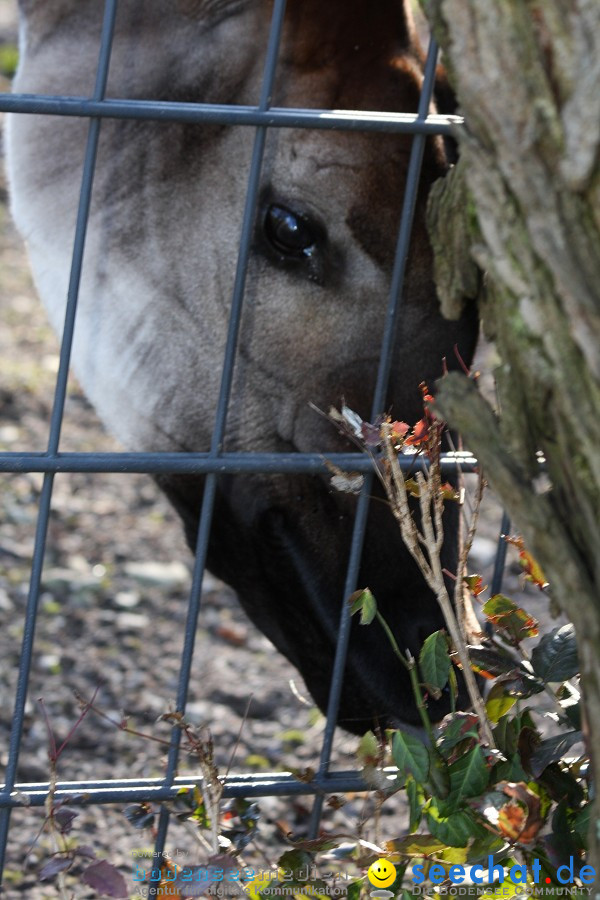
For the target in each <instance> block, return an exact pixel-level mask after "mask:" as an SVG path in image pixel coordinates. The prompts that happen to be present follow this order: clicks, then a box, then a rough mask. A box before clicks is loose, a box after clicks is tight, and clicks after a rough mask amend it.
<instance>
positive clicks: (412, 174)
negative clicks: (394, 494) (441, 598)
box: [310, 39, 438, 837]
mask: <svg viewBox="0 0 600 900" xmlns="http://www.w3.org/2000/svg"><path fill="white" fill-rule="evenodd" d="M437 58H438V47H437V44H436V43H435V41H434V40H433V39H432V40H431V42H430V44H429V51H428V53H427V60H426V63H425V74H424V78H423V85H422V87H421V95H420V98H419V108H418V118H419V120H425V119H426V118H427V113H428V111H429V107H430V104H431V98H432V96H433V88H434V85H435V69H436V65H437ZM425 141H426V137H425V135H424V134H418V135H416V136H415V137H414V138H413V142H412V147H411V152H410V159H409V164H408V172H407V176H406V187H405V191H404V200H403V204H402V213H401V218H400V229H399V233H398V241H397V244H396V255H395V259H394V269H393V272H392V281H391V286H390V293H389V301H388V307H387V315H386V322H385V327H384V332H383V338H382V345H381V357H380V361H379V369H378V373H377V382H376V385H375V392H374V395H373V406H372V410H371V420H372V421H373V420H374V419H375V418H376V416H378V415H380V414H381V412H382V411H383V409H384V407H385V396H386V392H387V386H388V381H389V376H390V370H391V366H392V358H393V351H394V343H395V338H396V331H397V324H398V319H399V316H400V311H401V309H402V288H403V285H404V276H405V272H406V262H407V259H408V250H409V246H410V238H411V233H412V225H413V219H414V214H415V207H416V202H417V192H418V189H419V178H420V174H421V166H422V162H423V153H424V151H425ZM372 484H373V475H372V474H368V475H367V476H365V480H364V484H363V487H362V490H361V493H360V496H359V499H358V505H357V509H356V517H355V520H354V531H353V534H352V546H351V550H350V558H349V562H348V569H347V574H346V583H345V586H344V596H343V597H342V611H341V616H340V627H339V633H338V641H337V646H336V653H335V660H334V664H333V676H332V680H331V688H330V691H329V703H328V706H327V723H326V726H325V733H324V736H323V744H322V748H321V758H320V763H319V775H320V776H325V775H326V774H327V772H328V770H329V762H330V759H331V751H332V747H333V735H334V731H335V725H336V721H337V712H338V708H339V704H340V696H341V692H342V682H343V678H344V667H345V665H346V657H347V654H348V642H349V639H350V624H351V622H350V610H349V609H348V604H347V602H346V600H347V598H348V597H350V596H351V594H352V593H353V591H355V590H356V587H357V579H358V572H359V567H360V557H361V553H362V547H363V543H364V536H365V529H366V524H367V515H368V511H369V498H370V494H371V489H372ZM323 802H324V796H323V795H322V794H319V795H317V797H316V798H315V802H314V805H313V810H312V816H311V823H310V834H311V835H312V836H313V837H315V836H316V834H317V832H318V829H319V823H320V820H321V813H322V809H323Z"/></svg>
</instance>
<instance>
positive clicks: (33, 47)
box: [7, 0, 477, 732]
mask: <svg viewBox="0 0 600 900" xmlns="http://www.w3.org/2000/svg"><path fill="white" fill-rule="evenodd" d="M102 7H103V4H102V3H100V2H98V0H20V15H21V35H20V62H19V67H18V72H17V75H16V78H15V82H14V90H15V91H16V92H18V93H28V94H32V93H41V94H46V95H55V94H58V95H67V96H78V97H82V96H83V97H86V96H88V97H89V96H91V95H92V92H93V89H94V80H95V70H96V63H97V58H98V46H99V37H100V30H101V24H102V15H103V9H102ZM272 7H273V4H272V0H150V2H148V0H146V2H144V0H121V2H120V3H119V7H118V13H117V19H116V25H115V36H114V43H113V48H112V56H111V62H110V73H109V79H108V86H107V92H106V93H107V96H108V97H109V98H122V99H126V100H140V99H141V100H161V101H183V102H192V103H214V104H235V105H242V106H256V104H257V103H258V99H259V97H260V93H261V81H262V76H263V67H264V53H265V48H266V46H267V41H268V35H269V28H270V20H271V14H272ZM409 7H410V3H409V2H408V0H407V2H402V0H377V2H373V0H289V2H288V8H287V11H286V16H285V21H284V25H283V32H282V39H281V46H280V49H279V55H278V67H277V71H276V77H275V83H274V87H273V92H272V96H271V98H270V99H271V103H272V105H273V106H276V107H289V108H314V109H324V110H329V109H335V110H370V111H392V112H393V111H400V112H409V113H410V112H413V113H414V112H416V111H417V106H418V99H419V92H420V88H421V85H422V80H423V57H422V53H421V50H420V48H419V44H418V40H417V37H416V33H415V28H414V23H413V22H412V20H411V15H410V10H409ZM432 111H434V107H433V106H432ZM87 128H88V122H87V121H86V120H85V119H83V118H67V117H60V116H49V115H46V116H43V115H30V114H14V115H12V116H11V117H10V122H9V125H8V136H7V155H8V173H9V183H10V195H11V203H12V211H13V214H14V218H15V220H16V223H17V225H18V227H19V229H20V231H21V233H22V235H23V236H24V238H25V239H26V242H27V246H28V251H29V257H30V260H31V266H32V270H33V274H34V278H35V283H36V286H37V289H38V291H39V294H40V296H41V298H42V300H43V303H44V304H45V306H46V308H47V310H48V313H49V316H50V319H51V321H52V323H53V325H54V327H55V328H56V329H58V330H59V329H60V328H61V326H62V322H63V317H64V310H65V300H66V295H67V285H68V278H69V268H70V257H71V252H72V245H73V235H74V227H75V219H76V210H77V202H78V195H79V188H80V180H81V170H82V160H83V153H84V146H85V138H86V133H87ZM253 140H254V129H253V128H250V127H244V126H242V125H223V124H202V123H197V122H196V123H193V122H185V123H182V122H173V121H135V120H120V119H110V118H108V119H106V120H104V121H103V122H102V126H101V136H100V144H99V151H98V159H97V167H96V175H95V183H94V192H93V198H92V208H91V214H90V218H89V225H88V232H87V242H86V248H85V258H84V268H83V274H82V281H81V289H80V297H79V306H78V317H77V324H76V329H75V338H74V346H73V355H72V365H73V368H74V371H75V373H76V375H77V377H78V379H79V381H80V383H81V384H82V386H83V388H84V390H85V392H86V393H87V395H88V397H89V398H90V400H91V402H92V403H93V404H94V406H95V408H96V409H97V411H98V413H99V415H100V417H101V418H102V420H103V421H104V422H105V424H106V426H107V427H108V429H109V430H110V431H111V432H112V433H113V434H114V435H116V437H117V438H118V439H119V440H120V441H121V442H122V443H123V445H124V446H125V447H126V448H128V449H131V450H138V451H178V452H179V451H181V452H184V451H206V450H207V449H208V448H209V444H210V440H211V431H212V427H213V423H214V417H215V408H216V403H217V395H218V391H219V384H220V378H221V366H222V358H223V350H224V346H225V340H226V333H227V326H228V317H229V310H230V305H231V296H232V287H233V282H234V277H235V269H236V260H237V255H238V244H239V239H240V225H241V221H242V215H243V209H244V202H245V196H246V189H247V184H248V170H249V163H250V158H251V153H252V146H253ZM410 148H411V137H410V136H409V135H406V134H391V133H388V134H383V133H379V134H376V133H372V132H371V133H365V132H362V133H360V132H356V133H355V132H349V131H340V130H337V131H336V130H315V129H312V130H311V129H307V128H278V129H274V128H273V129H270V130H269V131H268V134H267V142H266V148H265V154H264V160H263V167H262V172H261V181H260V189H259V198H258V204H257V211H256V219H255V223H254V232H253V237H252V249H251V258H250V262H249V268H248V273H247V280H246V291H245V301H244V307H243V314H242V319H241V325H240V332H239V343H238V348H237V356H236V361H235V369H234V377H233V386H232V396H231V402H230V406H229V412H228V425H227V430H226V435H225V439H224V443H223V450H224V451H226V452H227V451H237V452H245V451H247V452H266V451H268V452H278V451H284V452H291V451H300V452H315V453H320V454H323V455H325V456H326V454H327V453H329V452H333V451H337V450H347V449H352V448H351V447H349V445H348V444H347V442H346V441H345V439H344V438H343V437H342V436H340V434H339V433H338V431H337V430H336V428H334V427H333V426H332V425H331V423H330V422H328V421H327V419H326V417H324V416H322V415H319V414H317V413H316V412H315V407H316V408H317V409H321V410H324V411H327V410H328V409H329V408H330V406H332V405H334V406H339V404H340V402H342V400H343V402H345V404H346V405H347V406H348V407H350V408H351V409H353V410H354V411H356V412H357V413H358V414H359V415H360V416H362V417H363V418H366V419H368V418H369V416H370V414H371V403H372V395H373V389H374V384H375V379H376V373H377V366H378V358H379V355H380V345H381V341H382V336H383V333H384V328H385V325H386V308H387V298H388V293H389V289H390V277H391V271H392V266H393V260H394V251H395V245H396V240H397V232H398V224H399V216H400V208H401V204H402V198H403V195H404V191H405V182H406V174H407V165H408V158H409V153H410ZM448 165H449V162H448V157H447V151H446V149H445V147H444V143H443V141H442V139H441V138H439V137H437V138H436V137H432V138H429V139H428V141H427V147H426V150H425V155H424V162H423V172H422V176H421V183H420V187H419V192H418V198H417V206H416V211H415V221H414V228H413V234H412V240H411V247H410V253H409V258H408V263H407V269H406V278H405V284H404V294H403V303H402V311H401V319H400V322H399V326H398V330H397V335H396V345H395V350H394V359H393V366H392V372H391V377H390V383H389V389H388V393H387V397H386V401H385V407H384V408H383V409H381V410H379V412H381V413H382V414H383V413H389V414H391V415H392V416H393V417H394V418H395V419H402V420H404V421H406V422H408V423H414V422H416V421H417V420H418V419H419V418H420V417H421V415H422V405H421V391H420V389H419V385H420V384H421V383H422V382H426V383H427V384H429V385H430V387H431V386H432V385H433V383H434V381H435V379H436V378H437V377H438V376H440V375H441V374H442V372H443V368H444V365H446V366H447V367H449V368H453V367H455V366H457V365H458V364H459V360H461V361H462V362H463V363H465V364H468V363H469V361H470V359H471V356H472V353H473V349H474V344H475V341H476V334H477V319H476V315H475V313H474V312H473V311H472V310H470V309H467V310H466V311H465V312H464V314H463V315H462V317H461V318H460V319H459V320H457V321H447V320H445V319H444V318H443V317H442V315H441V312H440V309H439V304H438V299H437V296H436V291H435V286H434V283H433V280H432V252H431V249H430V245H429V242H428V238H427V233H426V226H425V206H426V202H427V195H428V191H429V188H430V186H431V184H432V183H433V182H434V181H435V180H436V179H438V178H441V177H443V176H444V174H445V173H446V171H447V169H448ZM444 360H445V363H444ZM160 483H161V487H162V489H163V490H164V491H165V492H166V494H167V495H168V497H169V498H170V500H171V501H172V503H173V504H174V506H175V508H176V509H177V510H178V512H179V514H180V515H181V518H182V520H183V523H184V526H185V531H186V536H187V540H188V542H189V544H190V546H191V547H192V548H193V547H194V543H195V539H196V534H197V522H198V512H199V508H200V503H201V499H202V494H203V483H204V480H203V476H201V475H196V476H194V475H186V476H182V475H179V476H176V475H171V476H164V477H161V479H160ZM355 508H356V498H355V497H354V496H351V495H347V494H342V493H336V492H335V491H333V490H332V489H331V485H330V479H329V478H328V477H327V476H326V475H321V476H308V475H299V474H289V475H288V474H266V473H265V474H253V475H248V474H245V475H242V474H236V475H231V474H230V475H226V476H223V477H221V478H220V479H219V485H218V490H217V499H216V505H215V514H214V523H213V529H212V535H211V539H210V545H209V550H208V566H209V568H210V570H211V571H212V572H213V573H215V575H217V576H218V577H220V578H222V579H223V580H224V581H226V582H227V583H228V584H230V585H231V586H232V587H233V588H234V589H235V590H236V591H237V593H238V595H239V599H240V602H241V604H242V606H243V608H244V609H245V610H246V612H247V614H248V615H249V617H250V618H251V619H252V620H253V621H254V622H255V623H256V625H257V626H258V627H259V628H260V629H261V630H262V631H263V632H264V634H265V635H267V636H268V637H269V638H270V640H271V641H272V642H273V643H274V645H275V646H276V647H277V648H278V649H279V650H280V651H281V652H282V653H283V654H285V656H286V657H287V658H288V659H289V660H290V661H291V662H292V663H293V664H294V666H296V667H297V669H298V670H299V671H300V673H301V674H302V676H303V677H304V680H305V682H306V685H307V687H308V689H309V691H310V693H311V694H312V696H313V697H314V699H315V701H316V702H317V704H318V705H319V706H320V707H321V708H325V707H326V705H327V698H328V691H329V681H330V676H331V671H332V664H333V658H334V653H335V646H336V637H337V633H338V629H339V622H340V613H341V609H342V606H343V603H344V602H345V601H346V599H347V598H344V596H343V594H344V584H345V581H344V579H345V570H346V566H347V562H348V553H349V544H350V538H351V534H352V528H353V520H354V513H355ZM457 533H458V509H457V508H450V506H449V509H448V510H447V513H446V540H445V546H444V565H445V567H446V569H447V570H448V571H449V572H450V573H451V572H452V571H453V570H455V568H456V562H457ZM357 586H358V587H369V588H370V589H371V590H372V592H373V593H374V595H375V597H376V599H377V602H378V604H379V608H380V610H381V611H382V613H383V615H384V617H385V619H386V620H387V622H388V624H389V626H390V628H391V629H392V631H393V632H394V634H395V637H396V640H397V643H398V645H399V646H400V647H401V648H402V649H403V650H405V649H406V650H408V651H410V652H411V653H412V654H413V655H415V656H416V655H417V654H418V652H419V649H420V647H421V645H422V642H423V640H424V639H425V638H426V637H427V635H429V634H430V633H431V632H433V631H435V630H437V629H438V628H440V627H442V625H443V621H442V618H441V615H440V612H439V611H438V608H437V605H436V601H435V598H434V597H433V595H432V593H431V592H430V591H429V590H428V588H427V587H426V585H425V583H424V581H423V579H422V577H421V575H420V573H419V572H418V571H417V569H416V566H415V565H414V563H413V562H412V560H411V558H410V557H409V555H408V553H407V552H406V550H405V549H404V547H403V544H402V541H401V539H400V536H399V534H398V532H397V528H396V525H395V523H394V520H393V518H392V516H391V514H390V511H389V509H388V507H387V504H386V503H385V501H384V498H383V497H375V498H374V499H373V501H372V502H371V510H370V513H369V517H368V523H367V531H366V538H365V544H364V549H363V553H362V562H361V567H360V573H359V578H358V585H357ZM429 709H430V715H431V717H432V718H433V719H439V718H441V716H442V715H443V714H445V712H447V710H448V702H447V698H446V697H444V696H442V697H441V698H440V699H439V700H434V699H430V703H429ZM338 721H339V723H340V724H341V725H342V726H343V727H345V728H346V729H348V730H350V731H354V732H362V731H364V730H366V729H367V728H369V727H374V726H377V725H379V726H381V727H386V726H390V725H391V726H394V725H398V724H399V723H401V722H405V723H408V724H414V723H418V722H419V718H418V715H417V711H416V707H415V703H414V698H413V695H412V692H411V688H410V684H409V681H408V679H407V676H406V673H405V672H404V671H403V669H402V667H401V666H400V664H399V663H398V660H397V659H396V658H395V656H394V654H393V652H392V649H391V647H390V645H389V643H388V641H387V639H386V637H385V635H384V633H383V631H382V630H381V628H380V627H379V626H378V625H377V624H376V623H375V624H373V625H371V626H369V627H363V628H361V627H360V626H359V625H358V623H355V624H353V626H352V632H351V638H350V647H349V654H348V661H347V665H346V669H345V677H344V685H343V689H342V695H341V702H340V709H339V716H338Z"/></svg>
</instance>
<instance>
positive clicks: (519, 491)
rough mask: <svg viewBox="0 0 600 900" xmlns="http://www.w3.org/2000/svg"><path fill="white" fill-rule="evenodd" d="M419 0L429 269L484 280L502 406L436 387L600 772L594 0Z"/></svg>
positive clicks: (447, 284) (466, 280) (594, 850)
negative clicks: (559, 629) (478, 472)
mask: <svg viewBox="0 0 600 900" xmlns="http://www.w3.org/2000/svg"><path fill="white" fill-rule="evenodd" d="M423 3H424V6H425V8H426V11H427V14H428V16H429V19H430V22H431V23H432V27H433V29H434V32H435V34H436V36H437V38H438V40H439V42H440V44H441V46H442V48H443V50H444V53H445V62H446V64H447V66H448V69H449V74H450V77H451V81H452V84H453V87H454V88H455V90H456V93H457V96H458V100H459V104H460V107H461V112H462V113H463V115H464V116H465V127H464V128H461V129H460V133H459V134H458V140H459V143H460V162H459V163H458V165H457V166H456V168H455V169H454V170H453V172H452V174H451V176H450V178H448V179H445V181H444V182H443V183H442V184H441V185H440V187H439V188H438V189H437V190H436V191H435V192H434V197H433V198H432V204H431V209H430V219H431V225H432V228H433V241H434V245H435V249H436V256H437V279H438V285H439V287H440V292H441V295H442V299H443V303H444V305H445V306H446V309H447V310H448V311H449V312H450V314H451V315H456V312H457V310H458V309H459V308H460V305H461V303H463V302H465V298H473V297H475V296H476V295H477V296H478V300H479V303H480V309H481V314H482V319H483V322H484V328H485V330H486V332H487V334H488V335H489V336H490V337H491V338H492V339H493V340H494V341H495V344H496V347H497V350H498V355H499V359H500V364H499V367H498V369H497V371H496V379H497V392H498V409H496V410H492V408H491V407H490V406H489V405H488V404H487V403H486V402H485V400H484V399H483V398H482V397H481V395H480V394H479V393H478V392H477V389H476V387H475V385H474V383H473V381H472V380H470V379H468V378H467V377H465V376H460V375H453V376H451V377H449V378H447V379H445V380H444V381H443V382H442V383H441V384H440V386H439V395H438V404H439V406H440V407H441V410H442V412H443V413H444V415H445V416H446V417H447V419H448V420H449V421H450V423H451V424H452V425H453V426H455V427H457V428H458V429H460V431H461V432H462V434H463V436H464V438H465V441H466V443H467V445H468V446H469V448H470V449H472V450H474V451H475V452H476V454H477V455H478V457H479V459H480V460H481V461H482V464H483V466H484V470H485V473H486V477H487V479H488V480H489V482H490V483H491V485H492V487H493V488H494V489H495V491H496V492H497V493H498V495H499V496H500V498H501V500H502V501H503V503H504V504H505V505H506V508H507V509H508V511H509V513H510V515H511V517H512V518H513V519H514V521H515V523H516V525H517V526H518V527H519V529H520V530H521V531H522V533H523V535H524V537H525V540H526V543H527V544H528V547H529V549H530V550H531V551H532V552H533V554H534V555H535V556H536V557H537V559H538V561H539V562H540V564H541V566H542V568H543V569H544V571H545V574H546V576H547V578H548V580H549V581H550V583H551V586H552V595H553V597H554V598H556V600H557V601H558V603H559V604H560V606H561V607H562V608H563V610H564V611H565V612H566V614H567V615H568V616H569V617H570V619H571V621H572V622H573V623H574V625H575V628H576V632H577V635H578V643H579V656H580V662H581V670H582V680H583V687H584V696H585V704H586V711H587V716H586V718H587V731H588V739H589V747H590V750H591V753H592V759H593V765H594V769H595V773H596V784H598V783H599V782H598V775H600V516H599V512H600V233H599V232H600V151H599V147H600V2H599V0H493V2H489V0H423ZM481 272H484V273H485V274H484V275H483V277H482V276H481ZM540 451H541V452H542V453H543V456H544V457H545V460H546V474H545V475H544V474H541V473H540V462H539V455H538V454H539V452H540ZM592 823H593V825H592V828H591V833H590V854H589V862H590V864H591V865H594V866H595V868H596V872H597V873H600V807H599V806H598V805H597V806H596V811H595V815H593V816H592ZM599 884H600V882H599V881H598V878H597V880H596V890H597V891H599V893H596V898H599V900H600V887H599V886H598V885H599Z"/></svg>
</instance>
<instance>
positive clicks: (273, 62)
mask: <svg viewBox="0 0 600 900" xmlns="http://www.w3.org/2000/svg"><path fill="white" fill-rule="evenodd" d="M285 9H286V0H275V5H274V8H273V15H272V17H271V26H270V32H269V40H268V44H267V54H266V59H265V66H264V70H263V79H262V86H261V93H260V100H259V106H258V108H259V110H261V111H266V110H267V109H268V108H269V106H270V103H271V96H272V93H273V86H274V82H275V72H276V67H277V58H278V55H279V45H280V43H281V34H282V29H283V20H284V16H285ZM266 136H267V128H266V126H260V127H258V128H257V129H256V133H255V137H254V145H253V148H252V159H251V163H250V173H249V177H248V187H247V191H246V201H245V205H244V215H243V219H242V229H241V235H240V244H239V253H238V260H237V267H236V273H235V282H234V287H233V296H232V302H231V312H230V317H229V327H228V333H227V343H226V346H225V355H224V359H223V369H222V376H221V385H220V389H219V399H218V403H217V411H216V416H215V425H214V429H213V433H212V439H211V446H210V455H211V456H218V454H219V453H220V451H221V449H222V445H223V439H224V436H225V428H226V424H227V411H228V406H229V400H230V397H231V388H232V385H233V370H234V366H235V356H236V348H237V342H238V336H239V330H240V324H241V318H242V306H243V300H244V289H245V285H246V275H247V271H248V262H249V259H250V247H251V241H252V233H253V229H254V220H255V217H256V206H257V201H258V191H259V187H260V175H261V170H262V162H263V157H264V150H265V142H266ZM216 491H217V475H215V474H210V475H207V476H206V480H205V482H204V491H203V496H202V507H201V511H200V519H199V525H198V537H197V540H196V556H195V562H194V574H193V580H192V587H191V591H190V601H189V607H188V616H187V621H186V628H185V638H184V648H183V653H182V663H181V670H180V676H179V687H178V692H177V709H178V710H179V711H181V712H183V711H184V710H185V706H186V703H187V695H188V690H189V679H190V672H191V666H192V656H193V652H194V643H195V639H196V628H197V623H198V615H199V612H200V604H201V593H202V577H203V574H204V568H205V565H206V556H207V552H208V541H209V537H210V528H211V522H212V516H213V511H214V504H215V497H216ZM180 741H181V730H180V729H179V728H177V727H176V728H174V729H173V731H172V734H171V746H170V748H169V755H168V761H167V771H166V773H165V783H167V784H170V783H171V782H172V780H173V778H174V777H175V774H176V767H177V760H178V757H179V746H180ZM168 824H169V813H168V811H167V809H166V808H165V807H164V806H162V807H161V811H160V816H159V823H158V830H157V836H156V841H155V848H154V850H155V854H156V855H155V858H156V859H159V858H160V855H161V854H162V852H163V850H164V846H165V841H166V837H167V829H168ZM157 881H160V879H154V880H153V883H151V885H150V888H149V896H156V894H157V893H158V883H157Z"/></svg>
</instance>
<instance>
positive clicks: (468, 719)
mask: <svg viewBox="0 0 600 900" xmlns="http://www.w3.org/2000/svg"><path fill="white" fill-rule="evenodd" d="M478 724H479V719H478V718H477V716H476V715H475V713H471V712H457V713H453V714H452V713H451V714H450V715H448V716H445V717H444V718H443V719H442V721H441V722H440V724H439V725H438V735H437V746H438V749H439V750H440V752H441V753H443V754H444V756H445V757H448V756H449V754H450V751H451V750H452V749H453V748H454V747H456V746H457V744H461V743H463V741H467V740H470V741H471V742H473V741H477V740H479V733H478V731H477V727H478Z"/></svg>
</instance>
